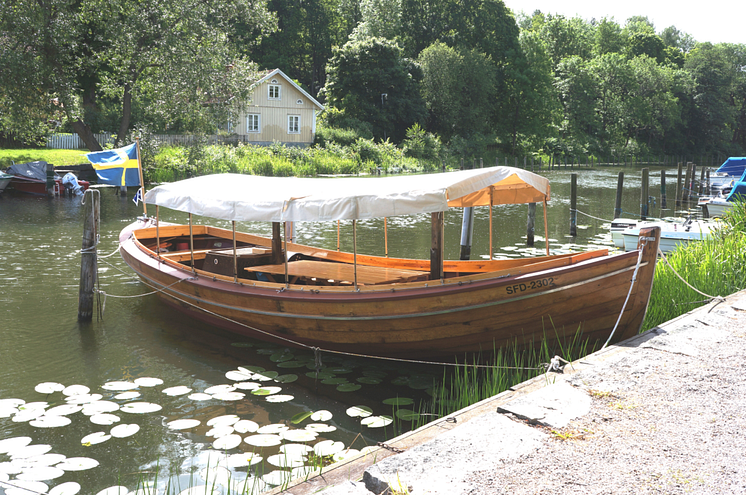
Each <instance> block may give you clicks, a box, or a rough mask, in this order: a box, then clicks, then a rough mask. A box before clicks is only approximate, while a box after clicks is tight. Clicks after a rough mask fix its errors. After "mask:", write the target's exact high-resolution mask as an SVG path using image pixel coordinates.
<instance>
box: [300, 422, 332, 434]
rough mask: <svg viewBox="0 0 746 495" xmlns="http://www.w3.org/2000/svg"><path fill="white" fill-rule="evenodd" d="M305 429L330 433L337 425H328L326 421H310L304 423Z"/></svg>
mask: <svg viewBox="0 0 746 495" xmlns="http://www.w3.org/2000/svg"><path fill="white" fill-rule="evenodd" d="M306 430H308V431H312V432H315V433H331V432H333V431H336V430H337V427H336V426H332V425H328V424H326V423H311V424H310V425H306Z"/></svg>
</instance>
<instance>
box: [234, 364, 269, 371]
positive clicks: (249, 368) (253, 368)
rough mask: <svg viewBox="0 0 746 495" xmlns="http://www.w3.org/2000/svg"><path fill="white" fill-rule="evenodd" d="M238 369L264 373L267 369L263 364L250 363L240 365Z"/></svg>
mask: <svg viewBox="0 0 746 495" xmlns="http://www.w3.org/2000/svg"><path fill="white" fill-rule="evenodd" d="M238 371H242V372H244V373H263V372H264V371H266V370H265V369H264V368H262V367H261V366H254V365H249V366H239V367H238Z"/></svg>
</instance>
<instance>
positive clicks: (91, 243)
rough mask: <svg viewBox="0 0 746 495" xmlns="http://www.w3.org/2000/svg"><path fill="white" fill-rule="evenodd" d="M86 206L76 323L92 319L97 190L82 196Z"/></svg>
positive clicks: (99, 208) (97, 225)
mask: <svg viewBox="0 0 746 495" xmlns="http://www.w3.org/2000/svg"><path fill="white" fill-rule="evenodd" d="M82 202H83V204H84V205H86V208H87V210H86V216H85V223H84V225H83V245H82V247H81V249H80V254H81V256H80V288H79V290H78V321H91V319H92V318H93V291H94V288H95V287H96V282H97V276H98V256H97V249H96V243H97V239H98V234H99V227H100V225H101V215H100V210H101V193H100V191H99V190H98V189H88V190H87V191H86V192H85V194H84V196H83V201H82Z"/></svg>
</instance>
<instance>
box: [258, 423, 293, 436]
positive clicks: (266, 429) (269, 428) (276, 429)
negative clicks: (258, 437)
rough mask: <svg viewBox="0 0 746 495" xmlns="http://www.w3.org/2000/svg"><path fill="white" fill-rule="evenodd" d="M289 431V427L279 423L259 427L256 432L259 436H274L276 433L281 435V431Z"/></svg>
mask: <svg viewBox="0 0 746 495" xmlns="http://www.w3.org/2000/svg"><path fill="white" fill-rule="evenodd" d="M289 429H290V427H289V426H287V425H283V424H281V423H274V424H271V425H264V426H262V427H260V428H259V429H258V430H256V432H257V433H260V434H267V433H269V434H276V433H282V432H283V431H288V430H289Z"/></svg>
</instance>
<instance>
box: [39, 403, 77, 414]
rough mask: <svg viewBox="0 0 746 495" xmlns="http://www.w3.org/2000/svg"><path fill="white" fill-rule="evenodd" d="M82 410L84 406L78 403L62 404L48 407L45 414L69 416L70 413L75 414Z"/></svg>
mask: <svg viewBox="0 0 746 495" xmlns="http://www.w3.org/2000/svg"><path fill="white" fill-rule="evenodd" d="M82 410H83V406H80V405H78V404H62V405H61V406H57V407H53V408H52V409H48V410H47V412H46V413H45V414H46V415H47V416H67V415H68V414H75V413H76V412H78V411H82Z"/></svg>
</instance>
